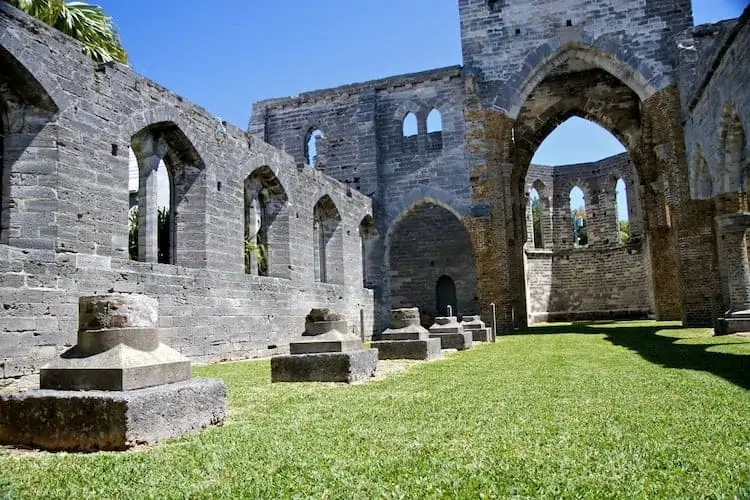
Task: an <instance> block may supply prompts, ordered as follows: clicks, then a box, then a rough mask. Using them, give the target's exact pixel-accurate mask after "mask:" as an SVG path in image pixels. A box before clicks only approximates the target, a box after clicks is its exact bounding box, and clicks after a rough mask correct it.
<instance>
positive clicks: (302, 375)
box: [271, 349, 378, 383]
mask: <svg viewBox="0 0 750 500" xmlns="http://www.w3.org/2000/svg"><path fill="white" fill-rule="evenodd" d="M377 366H378V350H377V349H359V350H356V351H348V352H321V353H316V354H297V355H292V356H274V357H273V358H271V382H349V383H351V382H359V381H363V380H367V379H369V378H371V377H372V376H374V375H375V369H376V368H377Z"/></svg>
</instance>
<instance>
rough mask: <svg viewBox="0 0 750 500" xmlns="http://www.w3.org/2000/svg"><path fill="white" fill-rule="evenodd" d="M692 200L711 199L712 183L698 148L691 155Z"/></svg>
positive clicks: (706, 163) (709, 172)
mask: <svg viewBox="0 0 750 500" xmlns="http://www.w3.org/2000/svg"><path fill="white" fill-rule="evenodd" d="M692 177H693V198H696V199H698V200H709V199H711V198H712V197H713V192H714V183H713V178H712V177H711V170H710V169H709V167H708V162H706V158H705V157H704V156H703V152H702V151H701V150H700V148H695V152H694V153H693V176H692Z"/></svg>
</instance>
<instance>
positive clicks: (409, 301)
mask: <svg viewBox="0 0 750 500" xmlns="http://www.w3.org/2000/svg"><path fill="white" fill-rule="evenodd" d="M456 213H457V212H455V211H454V210H449V209H448V208H445V207H443V206H441V205H438V204H436V203H434V202H432V201H429V200H427V199H424V200H420V201H418V202H416V203H415V204H413V205H411V206H410V207H408V208H407V209H406V210H405V211H404V213H403V214H401V215H400V216H398V217H397V218H396V221H397V222H396V223H395V224H394V225H393V226H392V227H391V229H390V230H389V234H388V236H387V238H386V255H387V259H388V267H389V276H388V280H389V283H390V290H391V293H390V297H391V307H392V308H400V307H419V309H420V312H421V315H422V318H421V320H422V324H423V325H425V326H431V325H432V324H433V323H434V319H435V317H436V316H437V315H438V303H437V295H436V288H435V287H436V283H437V280H438V278H440V276H443V275H446V276H450V277H451V278H452V279H453V280H454V282H455V286H456V295H457V300H456V307H455V308H454V315H456V314H458V315H465V314H477V313H478V312H479V311H478V310H477V309H478V303H477V301H478V300H477V284H476V264H475V260H474V249H473V245H472V241H471V238H470V236H469V232H468V231H467V229H466V227H465V226H464V224H463V222H462V221H461V220H460V219H459V218H458V217H457V216H456Z"/></svg>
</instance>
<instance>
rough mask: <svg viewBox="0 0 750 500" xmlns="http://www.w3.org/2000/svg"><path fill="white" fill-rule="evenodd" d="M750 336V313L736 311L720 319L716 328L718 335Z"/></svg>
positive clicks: (715, 331)
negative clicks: (743, 334) (742, 334)
mask: <svg viewBox="0 0 750 500" xmlns="http://www.w3.org/2000/svg"><path fill="white" fill-rule="evenodd" d="M737 333H748V334H750V311H736V312H733V313H729V314H727V315H726V316H724V317H723V318H719V319H718V320H717V322H716V328H714V334H716V335H733V334H737Z"/></svg>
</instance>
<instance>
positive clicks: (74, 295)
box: [0, 2, 373, 377]
mask: <svg viewBox="0 0 750 500" xmlns="http://www.w3.org/2000/svg"><path fill="white" fill-rule="evenodd" d="M0 65H1V67H2V71H1V72H0V73H1V74H2V76H0V80H2V82H0V110H2V114H0V117H1V118H2V119H1V120H0V122H1V123H2V131H3V144H2V145H3V165H2V167H3V183H2V186H3V190H2V225H1V226H0V234H1V235H2V243H3V244H2V246H0V256H1V257H0V297H2V303H3V307H2V309H0V377H16V376H19V375H23V374H28V373H32V372H34V371H36V370H37V369H38V368H39V366H40V365H41V364H42V363H44V362H45V361H47V360H49V359H51V358H52V357H53V356H54V355H55V354H57V353H58V352H60V351H61V350H63V349H64V348H65V347H66V346H67V345H70V344H71V343H73V342H74V341H75V332H76V328H77V299H78V297H79V296H81V295H92V294H99V293H108V292H138V293H145V294H148V295H151V296H153V297H156V298H157V299H159V302H160V308H161V311H160V323H161V324H160V326H162V327H163V328H165V339H166V342H168V343H169V344H171V345H172V346H173V347H175V348H176V349H178V350H180V351H181V352H183V353H185V354H186V355H188V356H191V357H192V358H193V359H196V360H201V361H213V360H219V359H238V358H246V357H253V356H261V355H268V354H272V353H275V352H283V351H284V350H285V349H287V343H288V341H289V340H290V339H292V338H294V337H296V336H299V335H301V333H302V332H303V329H304V316H305V315H306V314H307V312H308V311H309V310H310V309H311V308H312V307H330V308H333V309H335V310H338V311H341V312H342V313H344V314H345V315H346V317H347V318H348V319H349V321H350V328H351V329H352V330H353V331H355V332H357V333H359V332H360V326H359V314H360V310H364V311H365V335H367V336H369V335H371V333H372V319H373V318H372V311H373V292H372V291H371V290H368V289H365V288H363V287H362V274H363V269H362V245H361V242H360V234H359V231H360V223H361V222H362V220H363V219H365V218H366V217H367V216H368V215H372V204H371V201H370V199H369V198H367V197H365V196H363V195H361V194H359V193H358V192H356V191H353V190H350V189H348V188H347V186H346V185H344V184H342V183H340V182H338V181H335V180H333V179H331V178H329V177H327V176H326V175H324V174H323V172H320V171H316V170H313V169H302V170H299V169H298V168H297V166H296V164H295V160H294V158H292V157H290V156H289V155H287V154H285V153H284V152H282V151H280V150H278V149H275V148H273V147H271V146H269V145H267V144H265V143H263V142H262V141H260V140H258V139H256V138H253V137H250V136H248V135H247V134H246V133H245V132H243V131H241V130H239V129H237V128H236V127H234V126H232V125H227V124H222V123H219V122H217V121H216V119H215V118H214V117H212V116H211V115H210V114H209V113H207V112H206V111H205V110H203V109H201V108H199V107H197V106H195V105H193V104H191V103H189V102H187V101H185V100H184V99H183V98H181V97H179V96H177V95H175V94H173V93H171V92H169V91H168V90H166V89H164V88H162V87H160V86H158V85H157V84H155V83H153V82H151V81H149V80H147V79H145V78H143V77H141V76H139V75H137V74H136V73H134V72H133V71H132V70H131V69H130V68H127V67H125V66H122V65H120V64H105V65H96V64H94V63H93V62H92V61H90V60H89V59H88V58H87V57H86V56H84V55H83V54H82V53H81V50H80V46H79V45H78V44H77V43H76V42H75V41H73V40H71V39H69V38H67V37H65V36H63V35H61V34H60V33H59V32H57V31H56V30H53V29H51V28H49V27H47V26H46V25H42V24H40V23H38V22H37V21H35V20H33V19H31V18H29V17H27V16H25V15H23V14H21V13H20V12H18V11H16V10H15V9H13V8H11V7H9V6H8V4H6V3H5V2H0ZM134 138H136V139H138V141H136V140H135V139H134ZM144 138H145V139H144ZM148 140H152V141H160V142H159V143H160V144H163V145H164V147H165V148H166V154H165V156H164V161H165V163H167V164H168V166H169V168H172V169H173V171H172V173H173V174H175V175H174V176H175V177H176V178H177V180H176V181H175V185H176V186H177V187H178V188H179V189H176V190H177V191H179V190H182V191H179V192H178V193H177V194H176V195H175V196H176V197H177V196H179V197H180V201H179V203H180V204H178V205H177V213H176V214H175V215H176V219H177V220H176V224H175V232H176V234H175V238H176V242H177V243H176V248H175V249H176V252H177V253H178V255H176V256H175V260H176V262H178V263H179V265H171V264H158V263H156V262H138V261H132V260H130V259H129V258H128V206H129V199H128V198H129V193H128V157H129V148H130V146H131V145H132V146H137V147H138V148H140V153H141V155H142V156H143V154H144V151H145V150H146V149H147V148H146V146H144V144H145V143H144V142H143V141H145V142H146V143H147V142H148ZM136 153H138V151H136ZM149 158H150V157H145V156H143V157H142V158H141V160H143V161H148V160H149ZM261 167H263V170H264V171H266V172H271V175H272V177H274V178H276V179H277V180H278V181H279V184H280V185H281V186H282V187H283V191H284V193H285V196H286V199H287V202H286V204H285V210H287V211H288V214H289V217H288V221H287V223H286V225H282V226H281V227H282V228H283V230H284V231H285V232H286V233H287V234H286V237H285V238H284V239H283V241H281V240H276V241H275V242H273V243H272V244H273V245H279V246H280V248H277V249H276V250H278V251H277V253H276V257H274V258H283V259H285V260H288V265H287V267H288V273H287V277H286V278H279V277H264V276H255V275H251V274H245V265H244V259H245V257H244V243H243V240H244V227H243V226H244V224H245V212H246V207H245V193H244V186H245V179H246V178H248V176H250V175H251V174H252V173H254V172H256V171H258V169H261ZM141 171H142V174H141V175H144V174H143V171H144V165H143V163H141ZM326 196H327V197H328V198H330V200H331V202H332V203H333V204H334V205H335V207H336V210H337V211H338V214H339V216H340V219H341V222H340V224H341V235H342V253H341V255H340V258H339V260H340V266H339V267H338V268H337V269H339V275H337V276H336V277H335V278H336V279H334V280H330V281H331V282H329V283H321V282H316V281H315V279H314V274H313V273H314V267H315V263H314V259H313V256H314V251H313V249H314V244H313V243H314V242H313V207H314V206H315V205H316V203H317V202H318V200H320V199H321V198H323V197H326ZM273 250H274V249H272V251H273ZM287 252H288V255H286V253H287Z"/></svg>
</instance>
